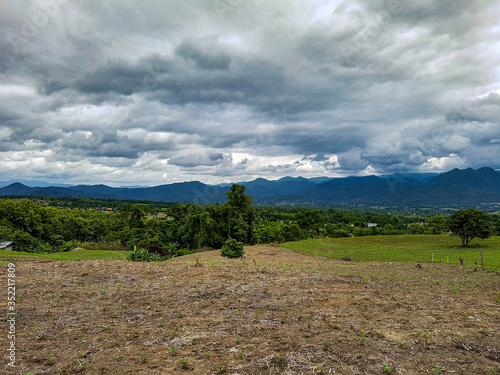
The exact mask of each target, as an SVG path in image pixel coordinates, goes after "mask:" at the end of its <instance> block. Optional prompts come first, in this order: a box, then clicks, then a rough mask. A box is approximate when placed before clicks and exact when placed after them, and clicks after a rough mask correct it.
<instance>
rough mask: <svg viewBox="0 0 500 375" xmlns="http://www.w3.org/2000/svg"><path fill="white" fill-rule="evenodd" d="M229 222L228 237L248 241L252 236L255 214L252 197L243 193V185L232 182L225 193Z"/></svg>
mask: <svg viewBox="0 0 500 375" xmlns="http://www.w3.org/2000/svg"><path fill="white" fill-rule="evenodd" d="M226 196H227V202H226V207H227V209H228V218H227V220H228V223H229V231H228V232H229V233H228V237H229V238H236V239H237V240H239V241H241V242H245V243H249V242H250V240H251V238H252V231H253V222H254V220H255V215H254V212H253V209H252V207H251V205H252V197H251V196H250V195H246V194H245V186H243V185H238V184H233V185H232V186H231V188H230V189H229V191H228V192H227V193H226Z"/></svg>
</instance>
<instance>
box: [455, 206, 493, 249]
mask: <svg viewBox="0 0 500 375" xmlns="http://www.w3.org/2000/svg"><path fill="white" fill-rule="evenodd" d="M448 228H449V230H450V231H451V232H452V233H453V235H455V236H458V237H460V239H461V240H462V245H463V246H464V247H467V246H469V242H470V241H472V240H473V239H474V238H476V237H477V238H482V239H485V238H488V237H489V236H490V226H489V223H488V216H487V215H486V214H485V213H484V212H481V211H479V210H475V209H473V208H469V209H467V210H459V211H456V212H455V213H453V214H452V215H451V216H450V217H449V218H448Z"/></svg>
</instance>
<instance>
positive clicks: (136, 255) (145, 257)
mask: <svg viewBox="0 0 500 375" xmlns="http://www.w3.org/2000/svg"><path fill="white" fill-rule="evenodd" d="M127 260H131V261H133V262H162V261H163V258H162V257H161V256H159V255H158V254H156V253H150V252H149V251H147V250H146V249H137V248H136V247H135V246H134V252H133V253H132V254H130V255H129V256H128V257H127Z"/></svg>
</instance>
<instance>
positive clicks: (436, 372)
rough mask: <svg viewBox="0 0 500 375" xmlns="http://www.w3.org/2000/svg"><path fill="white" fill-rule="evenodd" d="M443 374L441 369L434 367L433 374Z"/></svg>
mask: <svg viewBox="0 0 500 375" xmlns="http://www.w3.org/2000/svg"><path fill="white" fill-rule="evenodd" d="M442 373H443V370H441V369H440V368H439V367H433V368H432V374H434V375H441V374H442Z"/></svg>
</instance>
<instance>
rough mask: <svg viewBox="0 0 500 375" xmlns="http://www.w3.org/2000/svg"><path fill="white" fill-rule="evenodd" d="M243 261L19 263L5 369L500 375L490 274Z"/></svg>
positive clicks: (272, 258) (253, 255)
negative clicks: (12, 365) (13, 357)
mask: <svg viewBox="0 0 500 375" xmlns="http://www.w3.org/2000/svg"><path fill="white" fill-rule="evenodd" d="M246 254H247V258H246V259H244V260H243V261H242V260H229V259H223V258H221V257H220V255H219V252H205V253H198V254H192V255H190V256H185V257H181V258H177V259H173V260H170V261H168V262H166V263H162V264H151V263H148V264H146V263H132V262H125V261H71V262H69V261H67V262H62V261H50V262H47V263H33V262H29V261H18V262H17V263H16V268H17V302H18V313H19V315H18V323H17V336H18V337H17V340H16V345H17V354H18V357H17V361H18V363H17V367H16V369H15V371H10V370H8V369H7V370H5V371H6V373H9V374H10V373H12V374H22V375H25V374H26V373H31V374H32V375H35V374H37V375H38V374H131V373H134V374H172V373H179V372H180V373H182V372H186V373H192V374H217V373H227V374H270V373H273V374H314V373H321V371H324V372H323V373H325V374H328V373H331V374H346V375H347V374H348V375H353V374H384V373H393V374H419V375H420V374H439V373H443V374H453V373H454V374H500V324H499V323H500V297H499V294H500V283H499V281H500V275H499V274H498V273H493V272H489V273H486V272H473V269H472V268H471V267H461V266H458V265H445V264H422V265H421V267H422V268H417V267H416V265H415V264H389V263H354V262H341V261H334V260H330V259H323V258H314V257H311V256H308V255H304V254H300V253H296V252H292V251H288V250H285V249H281V248H276V247H265V246H254V247H249V248H246ZM197 259H198V261H199V264H201V265H202V266H201V265H196V262H197ZM1 282H2V284H3V285H6V272H2V279H1ZM4 289H6V286H5V288H4ZM4 294H5V295H2V299H1V307H2V309H3V311H5V308H6V301H7V296H6V292H4ZM1 330H2V332H5V334H2V336H6V333H7V324H6V322H5V320H4V321H3V322H2V327H1ZM1 342H2V347H1V349H2V350H4V351H5V350H6V349H7V342H6V340H3V339H2V341H1ZM173 348H175V349H173ZM5 361H6V360H4V362H5ZM384 365H385V366H386V367H385V369H384ZM2 367H3V365H2ZM389 367H390V369H391V371H392V372H389V371H390V370H389V369H388V368H389Z"/></svg>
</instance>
